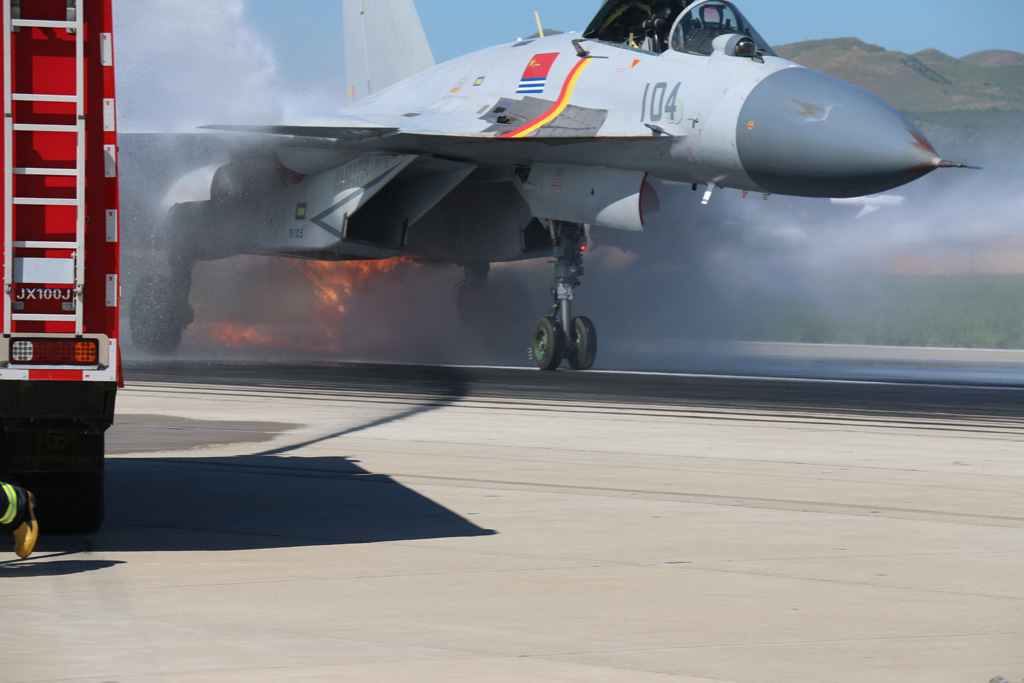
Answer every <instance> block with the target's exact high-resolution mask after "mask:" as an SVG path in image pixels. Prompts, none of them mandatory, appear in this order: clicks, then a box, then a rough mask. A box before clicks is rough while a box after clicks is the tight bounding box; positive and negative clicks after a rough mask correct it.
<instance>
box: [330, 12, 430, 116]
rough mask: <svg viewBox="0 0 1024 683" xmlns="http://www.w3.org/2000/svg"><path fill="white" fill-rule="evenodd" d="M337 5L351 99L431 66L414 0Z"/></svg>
mask: <svg viewBox="0 0 1024 683" xmlns="http://www.w3.org/2000/svg"><path fill="white" fill-rule="evenodd" d="M342 8H343V21H344V28H345V79H346V80H347V81H348V86H349V98H350V101H351V102H356V101H358V100H361V99H363V98H364V97H367V96H369V95H372V94H373V93H375V92H378V91H380V90H383V89H384V88H386V87H388V86H389V85H394V84H395V83H397V82H399V81H401V80H404V79H406V78H409V77H410V76H414V75H416V74H418V73H419V72H420V71H423V70H424V69H429V68H430V67H432V66H434V55H433V53H432V52H431V51H430V45H429V43H427V36H426V34H425V33H424V32H423V25H422V24H421V23H420V17H419V15H418V14H417V13H416V6H415V5H414V4H413V0H343V4H342Z"/></svg>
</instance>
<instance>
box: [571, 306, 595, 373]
mask: <svg viewBox="0 0 1024 683" xmlns="http://www.w3.org/2000/svg"><path fill="white" fill-rule="evenodd" d="M571 334H572V344H571V346H570V349H569V365H570V366H571V367H572V369H573V370H589V369H590V368H592V367H594V360H595V359H596V358H597V330H596V329H595V328H594V323H593V322H591V321H590V318H585V317H583V316H580V317H578V318H573V319H572V331H571Z"/></svg>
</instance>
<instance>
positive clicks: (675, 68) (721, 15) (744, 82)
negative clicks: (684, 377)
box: [131, 0, 961, 370]
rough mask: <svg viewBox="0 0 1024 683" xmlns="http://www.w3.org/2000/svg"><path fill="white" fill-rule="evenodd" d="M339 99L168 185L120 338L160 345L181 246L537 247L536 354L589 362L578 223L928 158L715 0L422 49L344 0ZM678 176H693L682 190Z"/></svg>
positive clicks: (873, 106)
mask: <svg viewBox="0 0 1024 683" xmlns="http://www.w3.org/2000/svg"><path fill="white" fill-rule="evenodd" d="M344 23H345V40H346V68H347V71H348V74H347V76H348V79H349V84H350V88H349V92H348V93H346V97H345V99H347V100H349V102H348V103H346V104H345V106H342V107H340V108H339V109H338V110H337V111H335V112H333V113H332V114H330V115H328V116H320V117H315V118H307V119H304V120H301V121H295V122H293V123H291V124H290V125H268V126H238V125H230V124H227V125H225V124H220V125H213V126H210V127H209V128H211V129H213V130H217V131H229V132H231V133H232V134H234V136H235V137H236V138H239V139H236V140H234V141H233V142H232V143H231V147H232V152H231V155H232V156H231V158H230V160H229V161H228V162H227V163H223V164H217V165H211V166H209V167H207V168H201V169H198V170H197V171H195V172H193V173H190V174H188V175H187V176H186V177H184V178H182V179H181V180H180V181H179V182H178V183H176V184H175V186H174V187H173V188H172V189H171V191H170V192H169V195H168V196H170V197H171V198H172V201H173V202H174V206H173V208H172V209H171V210H170V213H169V218H168V224H167V225H166V226H165V229H166V230H167V231H168V232H169V233H170V234H173V235H175V236H176V237H175V238H174V239H175V243H176V244H177V245H178V248H176V249H175V250H174V253H173V254H172V257H171V263H170V272H171V275H170V277H169V278H168V277H163V278H162V279H150V280H149V281H147V282H145V283H143V284H142V285H141V286H140V287H139V288H138V290H137V292H136V294H135V302H134V304H133V306H132V309H131V323H132V334H133V337H134V339H135V342H136V344H137V345H139V346H141V347H143V348H151V349H163V350H167V349H170V348H174V347H175V346H176V345H177V344H178V342H180V340H181V337H182V333H183V331H184V329H185V327H186V326H187V325H188V324H189V322H190V321H191V317H192V316H191V309H190V307H189V304H188V288H189V281H190V273H191V270H192V266H193V264H194V262H195V261H196V260H198V259H215V258H223V257H226V256H230V255H234V254H263V255H268V254H269V255H278V256H284V257H292V258H304V259H324V260H362V259H387V258H390V257H394V256H396V255H399V254H404V255H406V256H408V257H410V258H412V259H416V260H434V261H438V260H440V261H447V262H450V263H454V264H458V265H460V266H464V267H465V268H466V269H467V273H470V274H475V277H476V279H478V280H480V279H483V278H485V277H486V272H487V268H488V267H489V265H490V264H492V263H497V262H509V261H516V260H521V259H530V258H548V259H550V258H551V257H552V256H553V257H554V259H555V267H554V281H553V286H552V290H551V291H552V300H553V302H552V306H551V308H550V309H549V310H548V311H547V312H546V313H544V314H543V315H542V316H541V317H540V320H539V321H538V322H537V324H536V327H535V329H534V331H533V336H532V355H533V357H534V359H535V360H536V363H537V365H538V366H539V367H540V368H541V369H543V370H554V369H556V368H558V367H559V366H560V365H561V364H562V362H563V360H567V361H568V363H569V365H570V366H571V367H572V368H574V369H577V370H586V369H589V368H591V367H592V366H593V365H594V362H595V358H596V354H597V333H596V331H595V326H594V324H593V322H592V321H591V320H589V319H588V318H585V317H578V316H574V315H573V313H572V302H573V299H574V297H575V296H576V290H577V287H579V286H580V284H581V280H580V278H581V277H582V276H583V270H584V269H583V256H584V252H585V247H586V242H585V240H586V235H585V228H586V226H601V227H603V228H611V229H617V230H624V231H632V232H636V233H639V232H642V231H644V229H645V227H649V226H650V225H653V224H655V223H659V224H661V225H666V224H669V225H671V226H673V228H677V229H679V230H683V229H685V228H686V227H687V225H693V224H694V223H697V224H699V223H700V221H701V220H702V214H701V208H702V206H706V205H708V204H709V203H711V202H714V201H715V193H716V192H719V191H724V190H726V189H730V190H735V191H740V192H742V193H744V196H746V194H748V193H749V194H752V195H754V197H755V198H758V200H759V198H760V197H762V196H763V197H764V198H768V197H769V196H770V195H772V194H779V195H792V196H800V197H831V198H854V197H862V196H867V195H876V194H879V193H882V192H886V191H888V190H891V189H892V188H895V187H898V186H901V185H903V184H905V183H909V182H911V181H913V180H915V179H918V178H921V177H922V176H924V175H926V174H928V173H931V172H932V171H934V170H936V169H939V168H945V167H954V166H961V165H960V164H954V163H951V162H948V161H945V160H944V159H943V158H942V157H941V156H940V155H939V154H938V153H937V152H936V151H935V149H934V148H933V147H932V145H931V144H929V142H928V141H927V140H926V139H925V137H924V136H923V135H922V134H921V133H920V131H918V130H917V129H916V128H915V127H914V125H913V124H911V123H910V121H908V120H907V119H906V118H905V117H904V116H903V115H902V114H900V113H899V112H898V111H896V110H895V109H893V108H892V107H890V106H889V105H887V104H886V103H885V102H883V101H882V100H880V99H878V98H877V97H875V96H873V95H871V94H869V93H867V92H865V91H863V90H861V89H858V88H856V87H854V86H851V85H848V84H846V83H844V82H842V81H839V80H836V79H834V78H831V77H829V76H825V75H823V74H821V73H817V72H815V71H812V70H810V69H806V68H803V67H801V66H799V65H797V64H794V63H793V62H790V61H787V60H785V59H782V58H780V57H779V56H778V55H776V54H775V52H774V51H773V50H772V47H771V46H770V44H769V43H768V42H767V41H766V40H765V39H764V38H763V37H762V36H761V35H760V34H759V33H758V32H757V30H756V29H755V28H754V27H753V26H752V25H751V24H750V22H749V21H748V20H747V19H746V17H744V16H743V14H742V13H741V12H740V10H739V8H738V7H737V6H736V4H734V3H732V2H729V1H727V0H607V2H605V3H604V5H603V6H602V7H601V8H600V10H599V11H598V13H597V16H595V17H594V18H593V20H592V21H591V22H590V24H589V26H587V28H586V29H585V30H584V31H583V32H582V33H567V34H559V35H553V36H549V37H538V38H528V39H524V40H518V41H516V42H512V43H508V44H505V45H499V46H497V47H492V48H489V49H485V50H481V51H479V52H475V53H473V54H469V55H466V56H464V57H461V58H458V59H455V60H452V61H450V62H447V63H445V64H441V65H435V64H434V60H433V57H432V56H431V52H430V48H429V46H428V44H427V41H426V38H425V35H424V33H423V29H422V27H421V25H420V21H419V18H418V16H417V14H416V9H415V7H414V5H413V1H412V0H344ZM694 190H698V191H697V192H694Z"/></svg>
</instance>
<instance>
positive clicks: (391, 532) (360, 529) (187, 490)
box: [40, 372, 495, 552]
mask: <svg viewBox="0 0 1024 683" xmlns="http://www.w3.org/2000/svg"><path fill="white" fill-rule="evenodd" d="M311 389H312V387H311ZM466 393H467V386H466V383H465V382H464V381H460V378H459V376H458V373H455V372H450V373H446V376H445V377H444V378H443V381H436V382H433V383H432V384H431V390H430V391H429V392H426V391H424V393H423V394H421V395H419V396H409V395H407V396H406V397H405V398H404V399H403V403H405V405H404V406H401V407H398V408H396V410H395V412H394V413H392V414H390V415H385V416H383V417H381V418H378V419H376V420H373V421H370V422H367V423H364V424H358V425H349V426H347V427H346V428H344V429H342V430H339V431H337V432H335V433H331V434H327V435H324V436H322V437H320V438H317V439H313V440H307V441H303V442H297V443H294V444H289V445H285V446H275V447H274V448H270V449H267V448H264V449H263V450H259V449H260V446H259V445H256V444H254V445H253V446H252V448H253V451H254V452H253V453H252V454H250V455H243V456H236V457H209V458H204V457H196V456H195V455H189V456H187V457H173V456H172V457H138V458H132V457H118V458H110V459H108V460H107V476H106V491H107V495H106V509H107V512H106V521H105V523H104V525H103V527H102V528H101V529H100V531H99V532H98V533H97V534H94V535H91V536H88V537H85V540H84V541H83V538H82V537H71V536H64V537H59V536H51V537H49V538H47V537H46V536H45V530H44V536H43V537H41V542H40V547H41V549H43V550H58V549H60V550H66V549H70V548H72V547H79V546H81V545H82V544H83V543H85V544H86V546H88V549H89V550H92V551H112V552H116V551H176V550H200V551H218V550H245V549H263V548H291V547H302V546H316V545H337V544H345V543H377V542H386V541H402V540H415V539H428V538H450V537H465V536H486V535H493V534H494V533H495V532H494V531H491V530H488V529H483V528H481V527H479V526H476V525H475V524H473V523H472V522H470V521H468V520H467V519H465V518H463V517H461V516H460V515H459V514H457V513H456V512H454V511H452V510H449V509H447V508H445V507H444V506H442V505H440V504H438V503H436V502H434V501H432V500H430V499H429V498H427V497H426V496H424V495H422V494H420V493H418V492H416V491H414V490H412V489H410V488H409V487H407V486H404V485H402V484H400V483H398V482H397V481H395V480H394V479H392V478H391V477H388V476H385V475H379V474H374V473H372V472H370V471H368V470H366V469H364V468H363V467H361V466H360V464H359V460H358V454H354V453H352V452H351V450H350V449H349V448H348V447H347V446H346V441H345V437H346V436H349V435H352V434H355V433H359V432H363V431H365V430H367V429H371V428H375V427H384V426H386V425H387V424H389V423H393V422H397V421H401V420H404V419H407V418H410V417H413V416H415V415H420V414H423V413H425V412H430V411H433V410H437V409H439V408H442V407H444V406H446V405H450V404H452V403H454V402H456V401H457V400H459V399H460V398H462V397H463V396H465V395H466ZM326 443H333V444H336V447H337V449H338V451H340V452H341V453H343V454H339V455H332V456H328V457H317V456H315V455H304V454H302V451H303V449H305V448H307V447H309V446H311V445H313V444H319V447H320V449H321V451H320V452H322V449H323V447H324V444H326ZM193 453H194V452H193ZM83 547H84V546H83Z"/></svg>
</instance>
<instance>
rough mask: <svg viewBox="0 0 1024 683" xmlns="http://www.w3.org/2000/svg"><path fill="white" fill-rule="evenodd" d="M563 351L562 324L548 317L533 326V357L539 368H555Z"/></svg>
mask: <svg viewBox="0 0 1024 683" xmlns="http://www.w3.org/2000/svg"><path fill="white" fill-rule="evenodd" d="M564 353H565V332H564V331H563V330H562V324H561V323H559V322H558V321H555V320H552V319H551V318H548V317H546V316H545V317H543V318H541V319H540V320H538V321H537V325H536V327H534V328H533V359H534V360H535V361H537V367H539V368H540V369H541V370H545V371H551V370H557V369H558V366H559V365H561V364H562V355H563V354H564Z"/></svg>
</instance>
